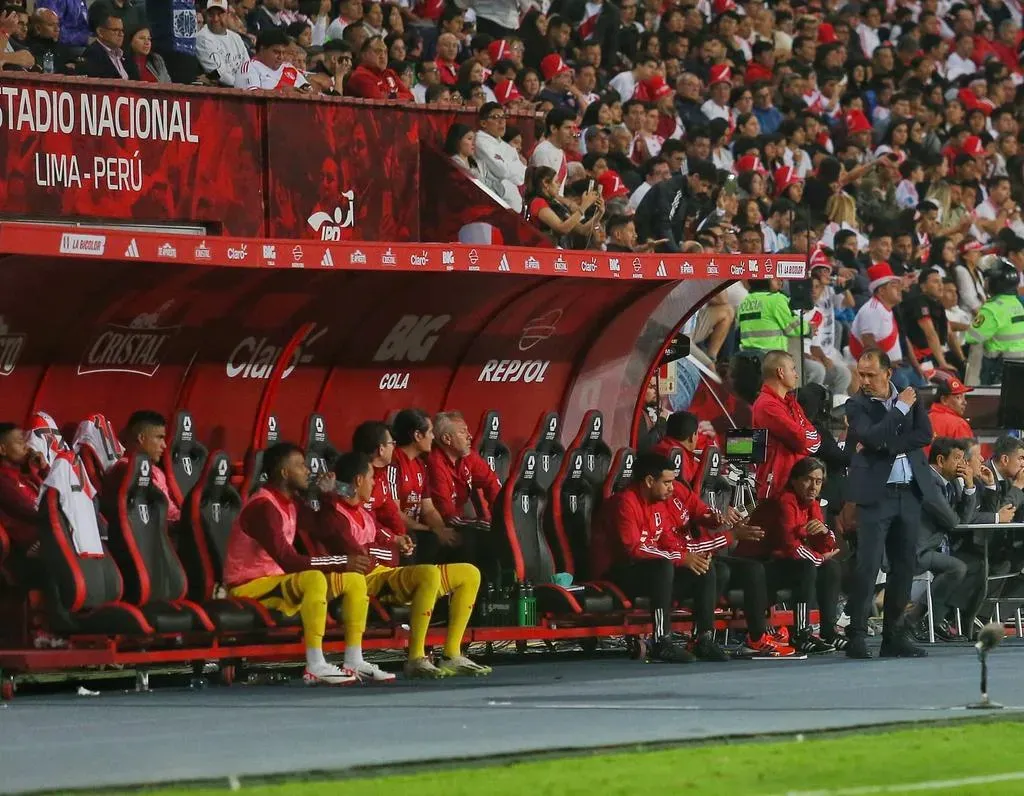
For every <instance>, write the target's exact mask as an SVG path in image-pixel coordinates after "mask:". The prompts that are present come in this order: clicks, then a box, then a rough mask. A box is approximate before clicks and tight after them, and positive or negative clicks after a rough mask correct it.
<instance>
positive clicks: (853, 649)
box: [846, 636, 872, 661]
mask: <svg viewBox="0 0 1024 796" xmlns="http://www.w3.org/2000/svg"><path fill="white" fill-rule="evenodd" d="M846 657H847V658H855V659H857V660H861V661H866V660H869V659H870V658H871V657H872V655H871V650H869V649H868V642H867V641H866V640H865V639H864V637H863V636H854V637H853V638H850V637H849V636H847V637H846Z"/></svg>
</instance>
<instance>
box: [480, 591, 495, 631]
mask: <svg viewBox="0 0 1024 796" xmlns="http://www.w3.org/2000/svg"><path fill="white" fill-rule="evenodd" d="M496 597H497V592H495V590H494V584H493V583H488V584H487V593H486V594H485V595H484V605H483V610H482V611H481V612H480V619H481V622H482V624H483V625H484V626H485V627H486V626H489V625H493V624H495V622H494V607H495V606H494V604H495V603H496V602H497V599H496Z"/></svg>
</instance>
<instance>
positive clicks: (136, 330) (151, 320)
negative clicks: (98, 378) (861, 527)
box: [78, 300, 181, 376]
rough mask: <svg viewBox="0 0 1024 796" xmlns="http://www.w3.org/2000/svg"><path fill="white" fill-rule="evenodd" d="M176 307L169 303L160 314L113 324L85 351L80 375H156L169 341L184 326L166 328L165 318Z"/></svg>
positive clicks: (79, 367)
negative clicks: (163, 320)
mask: <svg viewBox="0 0 1024 796" xmlns="http://www.w3.org/2000/svg"><path fill="white" fill-rule="evenodd" d="M173 304H174V301H173V300H171V301H168V302H166V303H165V304H163V305H162V306H161V307H160V308H159V309H157V310H156V312H151V313H142V314H141V315H137V316H135V318H134V319H132V321H130V322H129V323H128V324H117V323H109V324H107V325H106V326H104V327H103V328H102V329H101V330H100V332H99V334H97V335H96V336H95V337H94V338H93V339H92V340H91V341H90V342H89V343H88V344H87V345H86V348H85V353H84V354H83V356H82V361H81V362H80V363H79V364H78V375H79V376H85V375H87V374H90V373H134V374H136V375H139V376H153V375H154V374H155V373H156V372H157V370H159V369H160V363H161V359H162V357H163V355H164V353H165V350H166V348H167V344H168V342H169V341H170V340H171V338H173V337H174V336H175V335H176V334H177V333H178V331H179V329H180V328H181V327H179V326H165V325H163V324H162V323H161V316H162V315H164V314H165V313H166V312H167V311H168V310H169V309H170V308H171V306H172V305H173Z"/></svg>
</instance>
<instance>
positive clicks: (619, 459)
mask: <svg viewBox="0 0 1024 796" xmlns="http://www.w3.org/2000/svg"><path fill="white" fill-rule="evenodd" d="M634 461H636V451H635V450H633V449H632V448H619V449H618V450H617V451H615V455H614V456H613V457H612V463H611V466H610V467H609V468H608V475H607V476H606V477H605V479H604V497H605V498H610V497H611V496H612V495H614V494H615V493H616V492H621V491H622V490H623V489H625V488H626V487H627V486H629V482H630V481H632V480H633V462H634Z"/></svg>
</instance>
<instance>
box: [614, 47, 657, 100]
mask: <svg viewBox="0 0 1024 796" xmlns="http://www.w3.org/2000/svg"><path fill="white" fill-rule="evenodd" d="M657 68H658V59H657V58H655V57H654V56H653V55H649V54H641V55H640V56H638V58H637V62H636V65H635V66H634V67H633V68H632V69H631V70H630V71H629V72H620V73H619V74H617V75H616V76H615V77H613V78H612V79H611V80H610V81H609V82H608V85H609V86H610V87H611V88H613V89H615V91H616V93H617V94H618V95H619V98H620V99H621V100H622V101H623V102H626V101H627V100H631V99H633V95H634V94H635V93H636V87H637V86H638V85H639V84H640V83H643V82H644V81H645V80H650V79H651V78H652V77H653V76H654V73H655V71H656V70H657Z"/></svg>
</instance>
